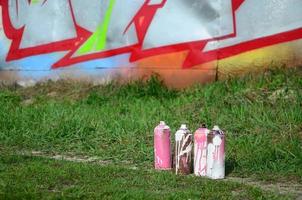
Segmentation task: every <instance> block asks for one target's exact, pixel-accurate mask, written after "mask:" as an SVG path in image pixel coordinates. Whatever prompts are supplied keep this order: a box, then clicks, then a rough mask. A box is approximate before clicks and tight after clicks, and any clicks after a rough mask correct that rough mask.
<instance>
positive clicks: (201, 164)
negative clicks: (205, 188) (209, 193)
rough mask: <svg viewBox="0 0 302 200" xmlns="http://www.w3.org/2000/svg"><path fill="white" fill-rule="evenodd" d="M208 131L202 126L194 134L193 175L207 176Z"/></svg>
mask: <svg viewBox="0 0 302 200" xmlns="http://www.w3.org/2000/svg"><path fill="white" fill-rule="evenodd" d="M209 133H210V130H209V129H207V128H206V125H205V124H202V125H201V127H200V128H199V129H197V130H196V131H195V133H194V174H195V175H196V176H206V175H207V136H208V134H209Z"/></svg>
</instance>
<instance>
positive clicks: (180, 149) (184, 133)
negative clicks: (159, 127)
mask: <svg viewBox="0 0 302 200" xmlns="http://www.w3.org/2000/svg"><path fill="white" fill-rule="evenodd" d="M192 148H193V136H192V134H191V132H190V131H189V129H188V128H187V126H186V125H185V124H182V125H181V127H180V129H179V130H178V131H177V132H176V133H175V171H176V174H183V175H187V174H190V173H191V172H192Z"/></svg>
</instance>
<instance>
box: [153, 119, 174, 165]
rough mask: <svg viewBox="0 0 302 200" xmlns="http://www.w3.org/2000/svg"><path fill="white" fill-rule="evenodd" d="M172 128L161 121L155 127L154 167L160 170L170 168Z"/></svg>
mask: <svg viewBox="0 0 302 200" xmlns="http://www.w3.org/2000/svg"><path fill="white" fill-rule="evenodd" d="M170 135H171V134H170V128H169V126H167V125H166V123H165V122H164V121H161V122H160V123H159V125H158V126H156V127H155V129H154V167H155V169H158V170H170V169H171V168H172V164H171V147H170Z"/></svg>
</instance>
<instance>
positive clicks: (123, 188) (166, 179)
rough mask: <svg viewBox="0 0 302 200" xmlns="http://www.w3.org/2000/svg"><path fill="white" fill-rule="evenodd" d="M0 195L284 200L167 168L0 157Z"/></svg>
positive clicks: (9, 196)
mask: <svg viewBox="0 0 302 200" xmlns="http://www.w3.org/2000/svg"><path fill="white" fill-rule="evenodd" d="M0 166H1V167H0V199H7V200H10V199H11V200H16V199H30V200H32V199H39V200H40V199H152V200H153V199H192V200H193V199H213V200H214V199H253V200H254V199H261V200H263V199H270V200H271V199H290V196H277V195H274V194H271V193H268V192H263V191H261V190H260V189H258V188H253V187H248V186H244V185H241V184H237V183H231V182H223V181H211V180H207V179H201V178H195V177H193V176H176V175H174V174H173V173H171V172H154V171H143V170H131V169H126V168H123V167H121V166H114V165H112V166H106V167H104V166H98V165H92V164H90V165H87V164H79V163H77V164H74V163H70V162H69V163H68V162H62V161H52V160H47V159H41V158H32V157H26V156H23V157H22V156H9V155H5V156H3V155H2V156H0Z"/></svg>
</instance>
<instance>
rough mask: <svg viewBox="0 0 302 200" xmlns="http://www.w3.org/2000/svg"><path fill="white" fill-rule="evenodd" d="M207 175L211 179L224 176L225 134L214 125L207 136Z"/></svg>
mask: <svg viewBox="0 0 302 200" xmlns="http://www.w3.org/2000/svg"><path fill="white" fill-rule="evenodd" d="M207 143H208V147H207V176H208V177H209V178H211V179H223V178H224V177H225V149H224V148H225V135H224V132H223V131H222V130H220V128H219V127H218V126H214V128H213V129H212V131H211V132H210V133H209V134H208V137H207Z"/></svg>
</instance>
